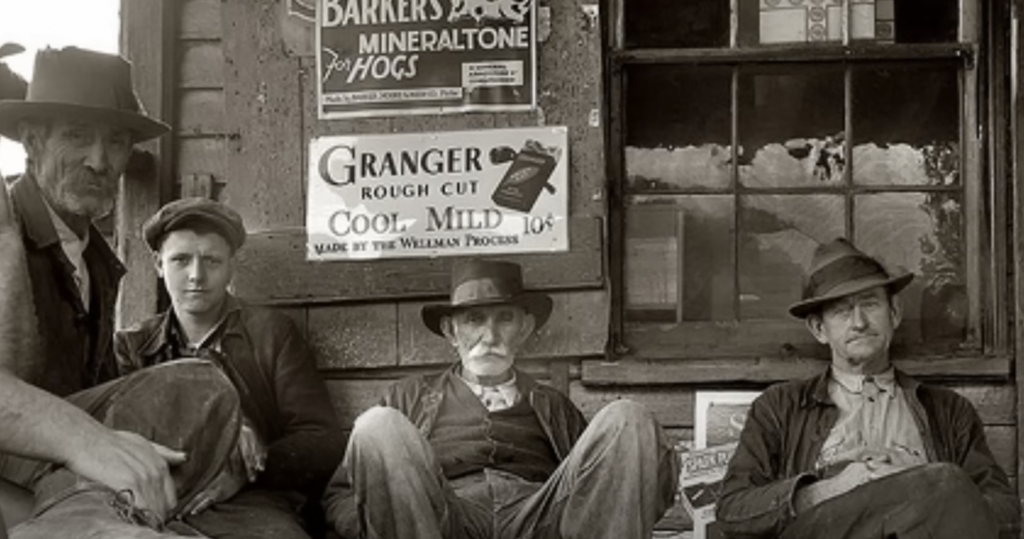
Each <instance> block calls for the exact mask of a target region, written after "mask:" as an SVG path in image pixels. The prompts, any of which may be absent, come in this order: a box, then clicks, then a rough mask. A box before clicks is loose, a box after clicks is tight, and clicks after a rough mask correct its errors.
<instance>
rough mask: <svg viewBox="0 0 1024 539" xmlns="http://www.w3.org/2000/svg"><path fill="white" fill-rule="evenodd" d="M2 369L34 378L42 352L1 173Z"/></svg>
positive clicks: (22, 248) (21, 250)
mask: <svg viewBox="0 0 1024 539" xmlns="http://www.w3.org/2000/svg"><path fill="white" fill-rule="evenodd" d="M0 307H2V309H0V369H6V370H7V371H8V372H9V373H12V374H14V375H15V376H17V377H19V378H22V379H26V380H31V379H32V375H33V372H32V360H33V359H34V358H37V357H39V355H40V354H41V353H42V346H41V341H40V340H39V331H38V328H37V327H36V326H37V325H38V322H37V319H36V312H35V303H33V301H32V282H31V281H30V280H29V275H28V261H27V260H26V258H25V245H24V244H23V243H22V239H21V232H20V230H19V229H18V221H17V219H16V217H15V214H14V208H13V206H12V205H11V200H10V198H9V197H8V194H7V186H6V184H5V183H4V181H3V178H2V177H0Z"/></svg>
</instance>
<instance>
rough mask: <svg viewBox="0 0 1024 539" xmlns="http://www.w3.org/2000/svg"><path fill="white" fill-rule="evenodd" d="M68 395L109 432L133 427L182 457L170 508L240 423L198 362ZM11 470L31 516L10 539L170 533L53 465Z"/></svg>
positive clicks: (227, 388)
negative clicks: (31, 502)
mask: <svg viewBox="0 0 1024 539" xmlns="http://www.w3.org/2000/svg"><path fill="white" fill-rule="evenodd" d="M68 400H69V401H70V402H72V403H74V404H76V405H77V406H80V407H81V408H83V409H84V410H86V411H87V412H89V413H90V414H91V415H92V416H93V417H95V418H96V419H97V420H99V421H100V422H102V423H103V424H105V425H106V426H108V427H110V428H111V429H114V430H125V431H131V432H135V433H137V434H140V435H142V436H143V437H145V438H147V439H149V440H151V441H154V442H156V443H159V444H162V445H164V446H167V447H170V448H172V449H178V450H181V451H184V452H185V453H186V454H187V457H188V458H187V460H186V462H185V463H183V464H179V465H176V466H174V467H173V468H172V469H171V476H172V478H173V479H174V481H175V485H176V487H177V493H178V500H179V502H178V508H176V509H175V512H176V511H177V510H178V509H180V508H181V507H183V506H184V505H185V504H187V503H188V502H189V501H190V500H191V498H192V497H193V496H194V495H195V494H197V493H198V492H199V491H201V490H202V488H203V487H204V486H205V485H206V483H207V482H208V481H209V480H210V478H211V477H212V476H213V475H215V474H216V473H217V471H218V470H219V469H220V467H221V466H222V465H223V463H224V462H225V460H226V459H227V457H228V455H229V454H230V452H231V450H232V449H233V448H234V445H235V443H236V440H237V437H238V430H239V426H240V421H241V415H240V410H239V402H238V395H237V393H236V392H235V389H234V387H233V386H232V385H231V382H230V380H228V379H227V377H226V376H225V375H224V374H223V373H222V372H221V371H220V369H218V368H217V367H216V366H215V365H213V364H212V363H209V362H205V361H197V360H183V361H176V362H170V363H165V364H162V365H158V366H155V367H151V368H148V369H144V370H141V371H138V372H136V373H133V374H131V375H128V376H125V377H123V378H119V379H117V380H113V381H111V382H108V383H106V384H102V385H100V386H97V387H95V388H91V389H89V390H86V391H83V392H80V393H76V394H75V395H72V396H70V397H68ZM82 450H83V451H84V450H88V448H82ZM23 460H24V459H23ZM16 468H17V469H18V470H19V473H20V474H21V475H20V479H21V480H27V481H28V483H27V484H29V485H31V486H32V487H33V490H34V491H35V498H36V505H35V510H34V515H33V518H32V519H30V520H28V521H27V522H25V523H23V524H22V525H19V526H17V527H15V528H14V529H13V530H11V536H12V537H13V538H16V539H23V538H34V537H62V538H66V539H71V538H73V537H90V538H104V537H110V538H115V537H116V538H120V537H129V538H131V537H140V538H148V537H165V536H166V537H171V536H173V535H162V534H160V532H158V531H156V530H155V529H149V528H146V526H151V527H152V528H160V527H161V525H162V523H161V522H156V521H155V519H154V518H153V516H152V515H147V514H144V513H146V512H142V511H137V510H136V508H135V507H134V504H133V500H132V499H131V498H130V496H128V497H127V498H125V497H124V493H115V492H113V491H112V490H110V489H109V488H107V487H105V486H102V485H99V484H97V483H95V482H92V481H89V480H86V479H84V478H82V477H80V476H78V475H76V474H74V473H72V472H71V471H69V470H67V469H65V468H61V467H55V466H53V465H41V464H39V463H32V462H26V463H24V465H23V466H20V467H16ZM172 516H173V515H172ZM125 525H127V526H128V527H127V528H125ZM154 534H155V535H154Z"/></svg>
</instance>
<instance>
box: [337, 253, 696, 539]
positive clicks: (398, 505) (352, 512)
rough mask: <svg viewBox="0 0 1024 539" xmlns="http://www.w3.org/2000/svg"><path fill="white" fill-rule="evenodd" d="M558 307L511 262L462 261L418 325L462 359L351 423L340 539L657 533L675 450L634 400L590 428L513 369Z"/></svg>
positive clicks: (609, 409)
mask: <svg viewBox="0 0 1024 539" xmlns="http://www.w3.org/2000/svg"><path fill="white" fill-rule="evenodd" d="M551 310H552V300H551V298H550V297H548V296H547V295H545V294H542V293H536V292H527V291H524V290H523V280H522V271H521V269H520V267H519V266H518V265H517V264H513V263H509V262H498V261H482V260H469V261H465V262H460V263H456V264H455V266H454V268H453V272H452V283H451V301H450V302H449V303H446V304H434V305H427V306H425V307H424V308H423V309H422V312H421V316H422V319H423V322H424V324H425V325H426V326H427V328H428V329H429V330H430V331H431V332H433V333H434V334H436V335H438V336H441V337H443V338H445V339H446V340H447V341H448V342H449V343H450V345H451V346H452V347H453V348H454V349H455V351H456V352H457V354H458V357H459V361H458V362H456V363H455V364H454V365H452V366H451V367H450V368H448V369H446V370H445V371H444V372H442V373H440V374H434V375H426V376H415V377H412V378H407V379H405V380H402V381H400V382H398V383H397V384H395V385H394V386H392V388H391V389H390V390H389V392H388V393H387V395H386V396H385V397H384V399H383V402H382V405H381V406H376V407H373V408H371V409H370V410H368V411H366V412H365V413H363V414H362V415H361V416H360V417H359V418H358V419H357V420H356V422H355V426H354V428H353V431H352V436H351V439H350V441H349V445H348V449H347V453H346V456H345V460H344V461H343V462H342V465H341V467H339V468H338V470H337V472H336V473H335V474H334V477H333V478H332V479H331V482H330V484H329V485H328V487H327V492H326V494H325V496H324V508H325V510H326V514H327V521H328V524H330V525H332V526H333V527H334V529H335V531H337V532H338V533H339V534H340V535H341V536H342V537H346V538H388V539H411V538H417V539H425V538H432V539H441V538H465V539H484V538H488V539H490V538H502V539H513V538H515V539H520V538H532V537H538V538H540V537H544V538H583V537H586V538H597V539H600V538H608V539H611V538H615V539H621V538H626V539H630V538H635V539H640V538H649V537H650V536H651V532H652V529H653V527H654V524H655V522H656V521H657V520H658V519H659V518H660V517H661V515H662V514H664V512H665V510H666V509H667V508H668V507H669V506H671V505H672V503H673V501H674V495H675V490H676V482H677V476H678V471H679V464H678V461H677V459H676V455H675V453H674V452H673V450H672V446H671V444H670V443H669V441H668V439H667V437H666V436H665V434H664V432H662V429H661V427H660V426H659V425H658V423H657V421H656V420H655V419H654V418H653V417H652V416H651V414H650V413H649V412H647V411H646V410H644V408H643V407H642V406H640V405H639V404H636V403H632V402H629V401H625V400H622V401H617V402H615V403H613V404H609V405H608V406H606V407H605V408H604V409H603V410H601V411H600V412H599V413H598V414H597V415H596V416H595V417H594V418H593V420H592V422H591V423H590V425H589V426H588V425H587V423H586V421H585V419H584V417H583V414H581V413H580V411H579V410H578V409H577V408H576V406H575V405H574V404H573V403H572V401H570V400H569V398H568V397H566V396H565V395H563V394H562V393H560V392H559V391H557V390H556V389H554V388H551V387H549V386H546V385H542V384H539V383H538V382H536V381H535V380H534V379H533V378H531V377H530V376H529V375H527V374H526V373H524V372H523V371H521V370H519V369H517V368H516V367H515V359H516V356H517V354H518V353H519V351H520V349H521V348H522V346H523V344H524V343H525V342H526V341H527V339H528V338H529V337H530V336H531V335H533V334H534V332H535V331H536V330H537V329H539V328H540V327H541V326H543V325H544V323H545V322H546V321H547V320H548V317H549V316H550V314H551Z"/></svg>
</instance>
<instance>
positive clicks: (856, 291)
mask: <svg viewBox="0 0 1024 539" xmlns="http://www.w3.org/2000/svg"><path fill="white" fill-rule="evenodd" d="M913 277H914V276H913V274H905V275H897V276H892V275H890V274H889V273H888V272H887V271H886V270H885V268H884V267H883V266H882V264H881V263H879V262H878V261H877V260H875V259H874V258H871V257H870V256H868V255H866V254H864V253H862V252H861V251H859V250H857V248H855V247H854V246H853V245H852V244H850V243H849V242H848V241H846V240H845V239H837V240H835V241H832V242H829V243H826V244H824V245H821V246H819V248H818V249H817V250H816V251H815V253H814V257H813V260H812V264H811V267H810V271H809V274H808V275H807V278H806V280H805V285H804V290H803V299H802V300H801V301H799V302H797V303H795V304H794V305H792V306H791V307H790V309H789V312H790V314H792V315H793V316H795V317H797V318H800V319H803V320H805V322H806V324H807V328H808V329H809V330H810V332H811V334H812V335H813V336H814V338H815V339H816V340H818V342H820V343H822V344H825V345H828V346H829V348H830V349H831V352H832V361H831V365H830V366H829V368H827V369H825V371H824V372H822V373H821V374H820V375H818V376H815V377H814V378H810V379H807V380H799V381H793V382H786V383H782V384H779V385H775V386H773V387H770V388H768V389H767V390H766V391H765V392H764V393H763V394H762V395H761V396H760V397H759V398H758V399H757V400H756V401H755V402H754V404H753V406H752V407H751V410H750V412H749V415H748V418H747V421H746V424H745V426H744V428H743V432H742V434H741V436H740V442H739V446H738V448H737V450H736V453H735V454H734V455H733V458H732V460H731V462H730V463H729V468H728V471H727V472H726V476H725V479H724V481H723V486H722V493H721V497H720V499H719V502H718V505H717V517H718V520H719V521H720V522H721V524H722V527H723V529H725V530H726V535H727V536H728V537H781V538H786V539H798V538H807V539H811V538H819V537H835V538H850V539H854V538H858V539H859V538H865V539H866V538H878V537H885V538H890V537H897V538H915V537H931V538H939V539H942V538H949V539H953V538H962V537H971V538H975V539H984V538H995V537H998V536H999V534H1000V532H1001V531H1002V532H1008V533H1012V531H1013V530H1014V529H1015V528H1016V527H1018V526H1019V508H1018V505H1019V502H1018V500H1017V499H1016V497H1015V496H1014V493H1013V490H1012V489H1011V488H1010V485H1009V482H1008V480H1007V476H1006V474H1005V473H1004V472H1003V470H1002V469H1001V468H1000V467H999V465H998V464H997V463H996V462H995V459H994V458H993V457H992V452H991V451H990V450H989V448H988V445H987V443H986V441H985V433H984V431H983V429H982V424H981V421H980V419H979V418H978V414H977V412H976V411H975V410H974V407H973V406H972V405H971V403H970V402H969V401H968V400H967V399H965V398H964V397H962V396H960V395H958V394H957V393H955V392H953V391H952V390H949V389H946V388H941V387H936V386H931V385H926V384H922V383H920V382H918V381H916V380H914V379H912V378H910V377H909V376H907V375H906V374H904V373H902V372H900V371H899V370H897V369H895V368H894V367H893V365H892V362H891V358H890V356H889V346H890V343H891V341H892V337H893V333H894V332H895V330H896V328H897V327H899V324H900V320H901V307H900V302H899V297H898V296H897V294H899V292H900V291H901V290H902V289H903V288H904V287H905V286H907V284H909V283H910V281H911V280H912V279H913Z"/></svg>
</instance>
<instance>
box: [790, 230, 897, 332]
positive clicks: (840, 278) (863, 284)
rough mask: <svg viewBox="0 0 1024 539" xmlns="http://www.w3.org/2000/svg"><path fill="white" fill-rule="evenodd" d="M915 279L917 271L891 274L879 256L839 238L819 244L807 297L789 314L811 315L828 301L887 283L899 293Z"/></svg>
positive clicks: (795, 304)
mask: <svg viewBox="0 0 1024 539" xmlns="http://www.w3.org/2000/svg"><path fill="white" fill-rule="evenodd" d="M913 279H914V274H913V273H907V274H904V275H899V276H896V277H893V276H891V275H889V272H888V271H886V270H885V268H884V267H883V266H882V264H881V263H879V262H878V261H877V260H875V259H874V258H872V257H870V256H868V255H866V254H864V253H863V252H861V251H859V250H858V249H857V248H856V247H854V246H853V245H852V244H851V243H850V242H849V241H847V240H845V239H843V238H839V239H836V240H833V241H831V242H829V243H825V244H822V245H820V246H818V248H817V249H816V250H815V251H814V257H813V258H812V259H811V267H810V270H809V271H808V274H807V279H806V280H805V281H804V287H803V299H801V300H800V301H799V302H797V303H794V304H793V305H791V306H790V307H789V314H791V315H793V316H795V317H797V318H807V316H808V315H810V314H813V313H814V312H816V311H817V310H818V309H820V308H821V307H822V306H823V305H824V304H825V303H828V302H830V301H833V300H837V299H839V298H842V297H845V296H849V295H852V294H857V293H859V292H863V291H865V290H869V289H871V288H874V287H876V286H884V287H886V288H888V289H889V293H890V294H896V293H899V291H900V290H903V288H904V287H905V286H907V285H908V284H910V281H912V280H913Z"/></svg>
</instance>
